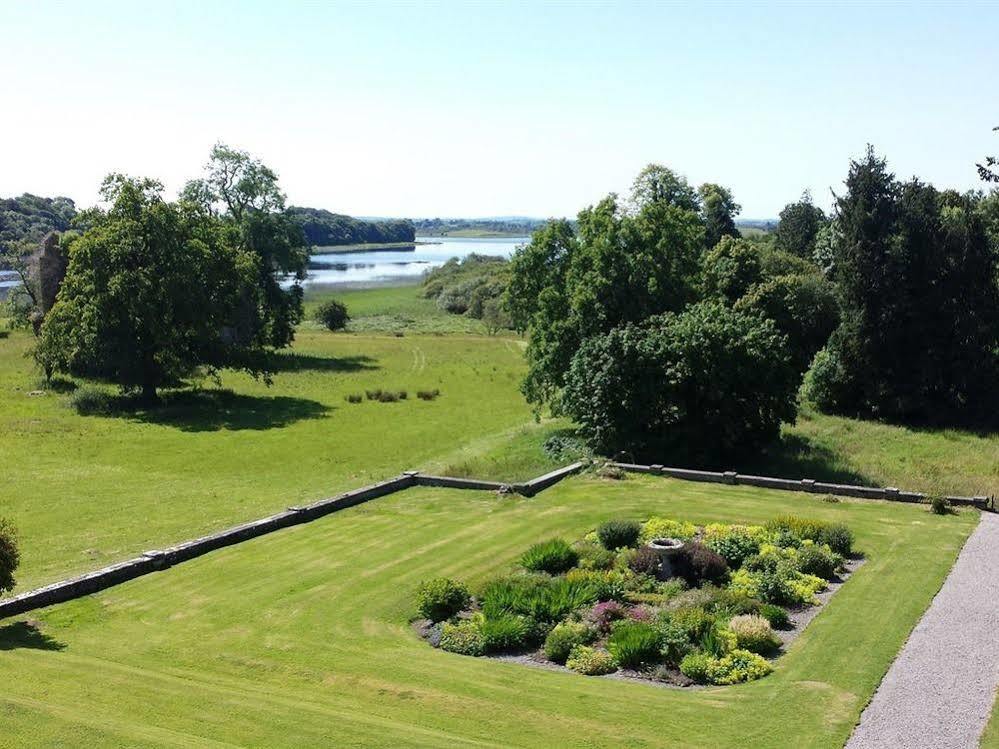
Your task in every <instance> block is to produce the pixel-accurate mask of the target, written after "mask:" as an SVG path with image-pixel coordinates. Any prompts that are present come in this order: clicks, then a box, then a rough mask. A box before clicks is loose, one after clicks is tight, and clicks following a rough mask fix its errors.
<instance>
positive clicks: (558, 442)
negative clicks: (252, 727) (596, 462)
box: [541, 434, 590, 461]
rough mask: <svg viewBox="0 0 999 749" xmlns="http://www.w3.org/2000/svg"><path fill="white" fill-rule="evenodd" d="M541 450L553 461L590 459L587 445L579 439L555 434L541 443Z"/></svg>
mask: <svg viewBox="0 0 999 749" xmlns="http://www.w3.org/2000/svg"><path fill="white" fill-rule="evenodd" d="M541 450H542V451H543V452H544V454H545V455H547V456H548V457H549V458H551V459H552V460H557V461H571V460H579V459H581V458H587V457H590V451H589V450H588V449H587V447H586V444H585V443H584V442H583V441H582V440H581V439H579V438H578V437H572V436H569V435H565V434H553V435H552V436H551V437H549V438H548V439H546V440H545V441H544V442H542V443H541Z"/></svg>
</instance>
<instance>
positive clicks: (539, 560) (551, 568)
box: [520, 538, 579, 575]
mask: <svg viewBox="0 0 999 749" xmlns="http://www.w3.org/2000/svg"><path fill="white" fill-rule="evenodd" d="M578 561H579V554H578V553H577V552H576V550H575V549H573V548H572V547H571V546H569V544H567V543H566V542H565V541H563V540H562V539H561V538H553V539H551V540H550V541H542V542H541V543H538V544H534V546H532V547H531V548H530V549H528V550H527V551H525V552H524V554H523V555H522V556H521V557H520V564H521V566H522V567H523V568H524V569H528V570H531V571H532V572H547V573H548V574H550V575H558V574H561V573H563V572H566V571H567V570H569V569H572V568H573V567H575V566H576V563H577V562H578Z"/></svg>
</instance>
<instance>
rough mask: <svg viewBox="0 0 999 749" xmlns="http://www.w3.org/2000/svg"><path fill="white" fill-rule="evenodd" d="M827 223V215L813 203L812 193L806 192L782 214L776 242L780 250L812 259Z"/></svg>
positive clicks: (776, 233) (775, 237) (775, 238)
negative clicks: (817, 238) (817, 240)
mask: <svg viewBox="0 0 999 749" xmlns="http://www.w3.org/2000/svg"><path fill="white" fill-rule="evenodd" d="M825 221H826V216H825V213H824V212H823V211H822V209H821V208H818V207H817V206H815V205H814V204H813V203H812V196H811V193H809V192H808V191H806V192H805V193H804V194H802V196H801V199H800V200H798V201H797V202H795V203H788V204H787V205H786V206H784V210H782V211H781V212H780V221H779V222H778V223H777V231H776V232H775V234H774V242H775V244H776V246H777V248H778V249H780V250H784V251H785V252H790V253H791V254H792V255H797V256H798V257H804V258H809V259H811V258H812V257H813V255H814V252H815V240H816V237H817V236H818V234H819V230H820V229H821V228H822V226H823V224H825Z"/></svg>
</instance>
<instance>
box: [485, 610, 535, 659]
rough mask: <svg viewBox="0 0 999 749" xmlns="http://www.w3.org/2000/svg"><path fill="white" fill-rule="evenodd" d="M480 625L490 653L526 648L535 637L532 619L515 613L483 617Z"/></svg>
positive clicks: (486, 647)
mask: <svg viewBox="0 0 999 749" xmlns="http://www.w3.org/2000/svg"><path fill="white" fill-rule="evenodd" d="M478 627H479V633H480V634H481V635H482V642H483V646H484V647H485V649H486V650H487V651H488V652H490V653H500V652H506V651H510V650H524V649H525V648H527V647H528V646H529V645H530V644H531V642H532V641H533V637H534V627H533V626H532V624H531V622H530V620H528V619H526V618H525V617H523V616H516V615H514V614H502V615H500V616H497V617H494V618H489V617H481V619H480V620H479V621H478Z"/></svg>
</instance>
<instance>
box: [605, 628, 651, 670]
mask: <svg viewBox="0 0 999 749" xmlns="http://www.w3.org/2000/svg"><path fill="white" fill-rule="evenodd" d="M659 648H660V645H659V633H658V632H657V631H656V629H655V628H654V627H653V626H652V625H651V624H648V623H647V622H636V621H632V620H629V619H625V620H622V621H619V622H617V623H615V624H614V626H613V628H612V629H611V635H610V638H608V640H607V649H608V650H609V651H610V654H611V655H612V656H614V662H615V663H616V664H617V665H618V666H621V667H624V668H637V667H639V666H642V665H645V664H648V663H653V662H655V661H656V660H658V659H659V657H660V652H659Z"/></svg>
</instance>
